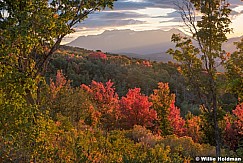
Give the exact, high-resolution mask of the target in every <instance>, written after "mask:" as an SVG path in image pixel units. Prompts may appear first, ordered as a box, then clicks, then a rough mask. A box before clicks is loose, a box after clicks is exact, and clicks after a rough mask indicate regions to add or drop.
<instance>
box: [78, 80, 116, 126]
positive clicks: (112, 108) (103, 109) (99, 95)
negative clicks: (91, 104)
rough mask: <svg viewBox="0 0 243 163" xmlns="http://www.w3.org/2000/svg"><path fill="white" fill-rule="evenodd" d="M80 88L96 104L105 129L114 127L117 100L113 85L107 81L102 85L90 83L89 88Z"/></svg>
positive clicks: (82, 86)
mask: <svg viewBox="0 0 243 163" xmlns="http://www.w3.org/2000/svg"><path fill="white" fill-rule="evenodd" d="M81 88H82V89H83V90H85V91H87V92H88V93H89V94H90V95H91V98H92V99H93V100H94V101H95V103H96V104H97V109H98V111H99V112H100V113H101V122H102V123H103V125H105V126H106V128H110V127H115V126H116V124H114V123H115V122H116V121H117V120H118V118H119V110H118V107H119V104H118V101H119V100H118V95H117V93H116V92H115V88H113V83H112V82H111V81H110V80H109V81H108V82H106V84H105V85H104V84H103V83H101V82H96V81H92V83H91V85H90V86H87V85H85V84H82V85H81ZM108 126H109V127H108Z"/></svg>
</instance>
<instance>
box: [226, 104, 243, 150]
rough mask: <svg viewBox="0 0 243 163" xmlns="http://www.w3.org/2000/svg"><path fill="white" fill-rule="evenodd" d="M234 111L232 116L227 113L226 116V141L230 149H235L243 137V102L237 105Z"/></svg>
mask: <svg viewBox="0 0 243 163" xmlns="http://www.w3.org/2000/svg"><path fill="white" fill-rule="evenodd" d="M232 112H233V115H232V116H229V115H226V116H225V117H224V119H225V122H226V125H225V135H224V141H225V144H226V145H228V146H229V147H230V149H232V150H234V149H236V148H237V145H238V143H239V141H240V139H241V138H242V137H243V103H242V104H239V105H237V106H236V108H235V110H233V111H232Z"/></svg>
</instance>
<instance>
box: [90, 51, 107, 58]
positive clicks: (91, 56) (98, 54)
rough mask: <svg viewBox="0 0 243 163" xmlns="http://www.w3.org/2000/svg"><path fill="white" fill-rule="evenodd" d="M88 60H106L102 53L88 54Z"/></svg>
mask: <svg viewBox="0 0 243 163" xmlns="http://www.w3.org/2000/svg"><path fill="white" fill-rule="evenodd" d="M89 57H90V58H94V59H107V56H106V54H105V53H103V52H93V53H90V54H89Z"/></svg>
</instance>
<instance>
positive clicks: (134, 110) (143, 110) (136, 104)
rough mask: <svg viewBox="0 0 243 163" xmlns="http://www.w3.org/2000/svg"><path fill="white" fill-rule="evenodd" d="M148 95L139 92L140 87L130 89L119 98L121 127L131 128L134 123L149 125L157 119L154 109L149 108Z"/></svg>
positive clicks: (150, 104)
mask: <svg viewBox="0 0 243 163" xmlns="http://www.w3.org/2000/svg"><path fill="white" fill-rule="evenodd" d="M151 106H152V103H151V102H149V100H148V97H147V96H145V95H143V94H141V92H140V88H134V89H130V90H129V91H128V93H127V95H126V96H125V97H122V99H121V100H120V110H121V114H122V122H123V128H129V129H130V128H133V126H134V125H141V126H145V127H151V126H152V125H153V124H152V122H153V121H154V120H156V119H157V114H156V111H155V110H153V109H152V108H151Z"/></svg>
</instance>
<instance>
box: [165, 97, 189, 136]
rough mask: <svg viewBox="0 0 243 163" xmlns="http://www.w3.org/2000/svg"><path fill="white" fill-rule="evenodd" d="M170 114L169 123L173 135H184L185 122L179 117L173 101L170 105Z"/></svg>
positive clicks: (178, 111) (178, 110)
mask: <svg viewBox="0 0 243 163" xmlns="http://www.w3.org/2000/svg"><path fill="white" fill-rule="evenodd" d="M169 109H170V113H169V117H168V119H169V121H170V123H171V126H172V128H173V133H174V134H176V135H178V136H184V135H185V131H186V128H185V120H184V119H183V118H182V117H181V116H180V109H179V108H177V107H176V106H175V102H174V101H173V102H172V103H171V105H170V108H169Z"/></svg>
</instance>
